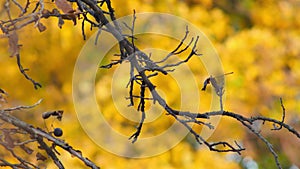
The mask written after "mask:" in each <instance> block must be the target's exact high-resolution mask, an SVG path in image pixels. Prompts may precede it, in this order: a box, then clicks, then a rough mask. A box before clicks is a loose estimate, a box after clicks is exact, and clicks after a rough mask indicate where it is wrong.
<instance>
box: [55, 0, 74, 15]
mask: <svg viewBox="0 0 300 169" xmlns="http://www.w3.org/2000/svg"><path fill="white" fill-rule="evenodd" d="M55 5H56V6H57V8H58V9H60V10H62V11H63V12H64V13H69V12H70V11H73V8H72V6H71V4H70V3H69V2H68V1H67V0H55Z"/></svg>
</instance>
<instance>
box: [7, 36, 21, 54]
mask: <svg viewBox="0 0 300 169" xmlns="http://www.w3.org/2000/svg"><path fill="white" fill-rule="evenodd" d="M18 41H19V37H18V34H17V32H16V31H13V33H12V34H10V35H9V36H8V46H9V53H10V57H13V56H16V55H17V54H19V44H18Z"/></svg>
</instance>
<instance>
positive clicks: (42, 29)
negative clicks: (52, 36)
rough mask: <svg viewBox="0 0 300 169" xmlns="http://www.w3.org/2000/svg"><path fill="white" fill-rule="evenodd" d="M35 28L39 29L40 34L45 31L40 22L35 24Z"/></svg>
mask: <svg viewBox="0 0 300 169" xmlns="http://www.w3.org/2000/svg"><path fill="white" fill-rule="evenodd" d="M37 28H38V29H39V31H40V32H44V31H45V30H46V29H47V27H46V26H45V25H44V24H42V23H41V22H39V23H38V24H37Z"/></svg>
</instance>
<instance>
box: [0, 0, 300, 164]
mask: <svg viewBox="0 0 300 169" xmlns="http://www.w3.org/2000/svg"><path fill="white" fill-rule="evenodd" d="M230 2H231V1H228V4H226V5H225V6H224V5H223V4H221V3H217V2H216V1H215V0H183V1H176V0H166V1H161V0H135V1H124V0H112V5H113V7H114V9H115V11H116V15H117V16H118V17H121V16H126V15H131V14H132V11H133V9H135V10H136V11H137V12H166V13H170V14H174V15H177V16H180V17H183V18H185V19H186V20H188V21H190V22H192V23H193V24H194V25H196V26H197V27H199V28H200V29H201V30H202V31H203V32H204V33H205V34H206V35H207V36H208V37H209V39H210V40H211V41H212V42H213V44H214V46H215V47H216V49H217V51H218V53H219V55H220V57H221V60H222V63H223V66H224V70H225V72H231V71H233V72H234V75H231V76H228V77H226V91H225V92H226V103H225V109H226V110H229V111H233V112H236V113H240V114H243V115H247V116H254V115H258V114H261V115H264V116H268V117H272V118H277V119H278V120H280V118H281V113H282V111H281V107H280V104H279V98H280V97H282V98H283V100H284V104H285V107H286V109H287V115H286V121H287V122H288V123H290V124H292V125H298V126H299V116H300V104H299V101H300V88H299V86H300V69H299V67H300V15H298V14H297V12H298V11H299V10H300V3H299V1H297V0H267V1H263V0H259V1H254V0H247V1H234V2H236V3H237V4H231V3H230ZM48 3H49V4H50V5H51V3H52V2H50V1H49V2H48ZM235 6H236V8H235ZM237 7H239V8H237ZM1 8H2V7H1ZM227 9H232V11H227ZM244 11H246V12H247V14H245V13H246V12H244ZM0 16H1V19H2V17H3V16H4V14H1V15H0ZM240 20H242V21H243V22H244V21H245V20H247V21H245V22H247V23H248V24H245V23H242V24H241V23H240V22H239V21H240ZM42 22H43V23H44V24H45V25H46V27H47V30H46V31H45V32H43V33H38V31H37V30H34V29H35V28H33V26H29V27H27V28H25V29H23V30H22V31H20V32H18V33H19V35H20V43H21V44H22V45H23V46H22V48H21V57H22V63H23V66H24V67H26V68H29V69H30V71H29V72H28V73H29V74H30V76H32V77H33V78H34V79H35V80H37V81H38V82H41V84H42V85H43V88H42V89H39V90H37V91H36V90H34V89H33V87H32V85H31V83H29V82H28V81H26V80H25V79H24V77H23V76H22V75H21V74H20V73H19V71H18V68H17V65H16V62H15V58H9V57H8V56H9V53H8V52H7V48H6V46H7V42H6V41H5V40H3V39H1V41H0V43H1V46H2V47H1V48H0V53H1V57H0V63H1V65H0V72H1V73H0V79H1V81H0V87H1V88H3V89H5V90H6V91H7V92H8V93H9V98H8V104H9V105H18V104H20V103H22V104H32V103H33V102H36V101H37V100H38V99H40V98H43V99H44V101H43V103H42V104H41V105H40V106H39V107H38V108H37V109H38V110H39V111H46V110H49V109H50V110H51V109H63V110H65V114H64V117H63V122H61V123H55V125H58V126H61V127H62V129H63V130H64V131H65V132H64V136H63V138H64V139H66V140H67V141H68V142H70V143H71V144H72V145H73V146H74V147H78V148H79V149H81V150H82V151H83V153H84V155H86V156H87V157H89V158H90V159H91V160H93V161H95V162H96V163H98V164H99V165H100V166H101V167H103V168H106V169H114V168H116V169H117V168H145V169H147V168H149V169H150V168H161V169H174V168H180V169H184V168H222V169H226V168H241V165H240V164H239V163H237V162H234V161H230V160H228V159H227V158H226V154H220V153H216V152H210V151H208V150H206V149H205V148H203V147H202V146H201V147H200V148H199V147H197V146H196V147H197V148H193V147H195V146H194V144H195V143H194V142H193V143H191V142H190V141H187V140H184V141H182V142H181V143H179V144H178V145H177V146H176V147H174V148H173V149H171V150H170V151H168V152H165V153H163V154H161V155H158V156H156V157H151V158H146V159H127V158H122V157H118V156H116V155H113V154H110V153H108V152H106V151H104V150H102V149H101V148H99V147H98V145H96V144H95V143H93V142H92V141H91V140H90V139H89V137H88V136H87V135H86V134H85V133H84V131H83V130H82V129H81V127H80V124H79V122H78V120H77V116H76V113H75V111H74V108H73V104H72V103H73V101H72V73H73V68H74V65H75V62H76V59H77V56H78V55H79V52H80V50H81V48H82V46H83V45H84V43H85V42H84V41H83V39H82V35H81V27H80V25H77V26H75V27H74V26H73V23H72V22H67V23H65V25H63V28H62V29H59V28H58V26H57V20H56V19H49V20H43V21H42ZM79 22H80V21H79ZM86 29H89V28H88V26H86ZM86 32H87V35H88V36H90V35H91V34H92V33H93V32H89V31H86ZM182 34H183V35H184V30H182ZM146 38H147V36H145V37H139V41H138V42H137V43H138V45H139V47H141V48H143V47H145V46H148V47H149V46H152V47H153V48H155V47H156V48H162V49H167V50H172V49H174V48H175V47H176V45H177V43H178V42H176V41H174V40H170V39H164V40H163V41H160V42H157V41H156V40H155V37H153V39H152V40H151V39H146ZM200 41H201V40H200ZM100 43H101V39H100ZM153 57H154V56H153ZM183 57H184V56H183ZM112 59H113V57H112ZM192 61H193V60H192ZM106 62H109V61H106ZM196 63H197V62H195V63H193V62H191V63H188V65H189V66H191V67H192V71H193V72H194V73H195V74H196V75H197V76H198V77H197V78H198V79H196V80H197V83H198V84H199V91H200V89H201V87H202V83H203V81H204V80H205V78H207V77H208V76H209V75H207V74H206V72H205V69H204V68H203V67H201V66H199V63H197V64H196ZM113 72H114V69H111V70H99V72H98V73H101V76H99V77H97V78H98V79H97V80H96V84H95V85H96V94H95V95H96V97H97V101H98V104H99V107H102V108H103V110H102V112H103V114H104V116H105V118H106V119H107V121H108V122H109V123H111V125H112V126H113V127H114V128H115V129H116V130H118V131H120V132H122V133H123V134H125V135H128V136H130V134H132V133H133V132H134V131H135V128H134V126H135V125H137V123H135V122H132V121H130V120H128V119H125V118H124V117H123V116H122V115H120V114H119V113H118V108H116V107H115V105H114V104H113V101H112V100H111V93H112V91H111V84H112V83H113V82H112V78H111V77H112V76H113ZM127 75H128V74H127ZM128 79H129V75H128V76H125V77H122V79H119V80H120V81H118V82H116V84H119V85H118V86H117V87H119V88H120V86H121V87H122V85H123V84H125V86H126V83H127V82H128ZM153 81H154V82H155V84H156V85H157V86H158V88H159V90H160V91H161V93H162V95H163V96H164V97H165V98H166V100H167V102H168V103H169V104H170V105H171V106H172V107H175V108H180V106H181V105H180V104H181V101H182V100H181V99H180V92H179V88H178V86H177V84H176V82H174V81H173V79H172V78H171V77H164V76H160V77H159V78H157V77H156V78H154V79H153ZM120 84H122V85H120ZM125 86H124V85H123V87H124V88H120V89H119V88H115V89H113V90H116V91H117V90H120V92H123V93H124V95H126V94H127V93H126V91H127V89H126V88H125ZM209 92H212V90H210V89H208V91H206V92H201V93H200V95H201V103H200V110H199V111H208V110H209V105H210V94H209ZM147 96H149V93H147ZM202 98H208V99H202ZM120 99H121V100H122V99H123V102H124V105H128V104H129V100H125V98H120ZM126 110H127V109H126ZM39 111H37V112H38V113H40V112H39ZM155 111H161V110H159V109H157V110H156V109H155ZM28 113H31V114H33V113H32V112H28ZM38 113H36V114H34V116H35V117H34V118H35V119H39V120H38V121H39V123H40V124H41V125H42V123H43V121H42V120H41V118H40V117H39V116H40V114H38ZM132 113H137V112H132ZM164 114H165V112H163V113H161V116H160V117H159V118H158V119H155V120H157V121H151V122H149V123H146V124H145V126H144V128H143V130H142V131H143V132H144V133H142V134H141V137H146V136H151V135H155V134H159V133H161V132H163V131H164V130H165V129H167V128H168V127H169V126H170V125H172V122H173V119H172V118H169V117H168V116H163V115H164ZM132 116H135V118H139V116H140V114H133V115H132ZM149 116H150V115H149ZM26 117H27V116H26ZM29 117H31V116H29ZM132 118H133V117H132ZM153 118H154V117H153ZM150 119H151V117H150ZM27 120H28V121H33V122H36V121H35V120H33V119H30V118H28V119H27ZM47 125H48V127H49V126H50V124H47ZM267 130H268V129H267ZM216 133H220V134H219V135H213V136H212V138H211V140H213V141H219V140H224V139H225V141H227V140H238V141H243V140H246V141H247V139H249V137H248V136H247V133H246V131H245V130H243V128H241V127H240V125H239V124H238V123H232V121H230V120H228V119H224V120H222V121H221V124H220V125H219V126H218V128H217V131H216ZM265 134H266V135H267V136H270V137H271V136H272V135H273V134H272V132H271V131H270V132H269V131H268V132H266V133H265ZM188 137H189V136H188ZM275 139H278V140H279V141H278V142H279V143H277V144H276V146H279V144H280V140H281V139H282V138H281V135H276V138H275ZM293 139H295V140H296V138H294V137H291V140H290V141H291V142H292V143H294V142H297V140H296V141H293ZM249 142H250V141H249ZM298 143H299V142H298ZM260 144H261V143H260ZM296 145H297V144H296ZM297 146H298V150H297V148H295V149H294V150H295V152H294V154H293V152H289V155H290V156H293V155H294V156H297V154H298V155H299V153H300V152H299V150H300V148H299V144H298V145H297ZM246 149H247V147H246ZM251 149H252V150H251V152H254V153H253V154H254V155H253V154H252V155H253V156H254V157H253V158H254V159H255V160H257V161H258V162H261V161H264V158H265V157H264V155H265V154H267V153H268V152H261V150H256V149H255V147H251ZM278 149H279V150H278V151H280V153H281V151H284V150H282V149H284V148H278ZM246 151H247V150H246ZM255 152H257V153H255ZM268 155H269V154H268ZM60 158H62V159H63V158H65V159H68V158H69V155H68V154H62V155H61V156H60ZM272 162H273V161H272ZM291 164H296V165H298V167H299V166H300V163H299V159H298V161H296V160H295V159H289V160H287V162H286V163H285V164H284V165H285V166H290V165H291ZM65 165H66V166H68V167H67V168H71V167H74V166H76V168H77V166H80V165H82V164H81V163H78V162H77V161H76V160H74V161H72V160H71V161H69V160H66V162H65ZM267 167H268V166H262V168H267ZM50 168H51V167H50Z"/></svg>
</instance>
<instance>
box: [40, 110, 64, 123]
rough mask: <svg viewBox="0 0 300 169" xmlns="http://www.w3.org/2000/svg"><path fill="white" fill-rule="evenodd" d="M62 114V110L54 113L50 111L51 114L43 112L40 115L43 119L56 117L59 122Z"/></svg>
mask: <svg viewBox="0 0 300 169" xmlns="http://www.w3.org/2000/svg"><path fill="white" fill-rule="evenodd" d="M63 113H64V111H63V110H55V111H51V112H44V113H43V114H42V117H43V119H48V118H49V117H50V116H56V118H57V119H58V120H59V121H61V119H62V115H63Z"/></svg>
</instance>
